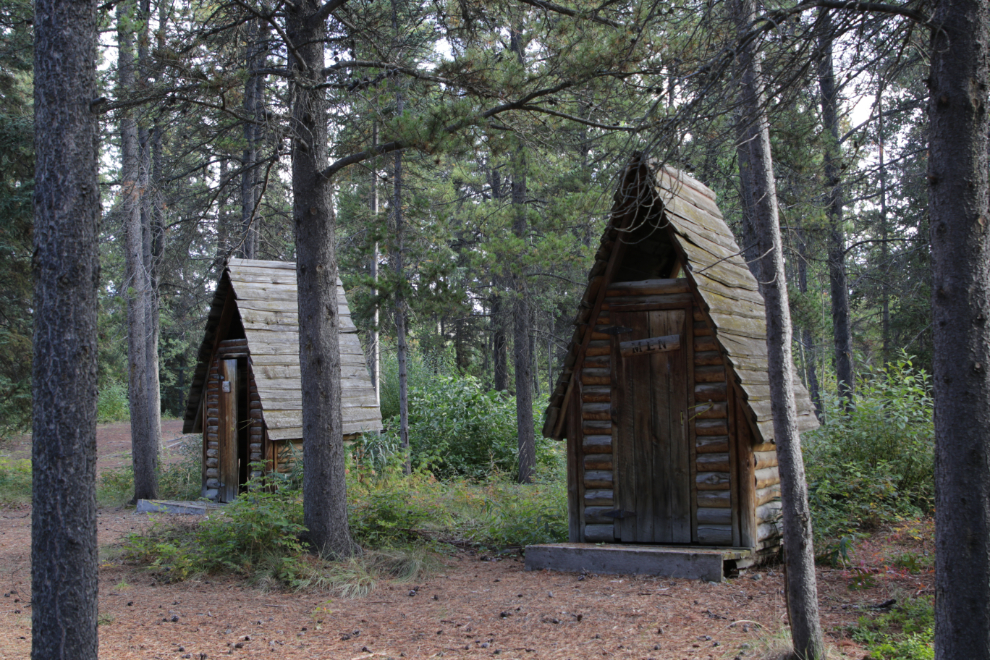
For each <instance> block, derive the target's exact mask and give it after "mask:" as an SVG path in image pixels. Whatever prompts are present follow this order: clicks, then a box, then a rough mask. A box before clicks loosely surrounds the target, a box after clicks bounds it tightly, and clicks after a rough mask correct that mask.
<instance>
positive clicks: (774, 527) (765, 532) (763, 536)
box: [756, 523, 784, 541]
mask: <svg viewBox="0 0 990 660" xmlns="http://www.w3.org/2000/svg"><path fill="white" fill-rule="evenodd" d="M783 531H784V528H783V526H782V525H779V524H776V523H762V524H760V525H759V526H758V527H757V528H756V538H757V539H759V540H760V541H766V540H767V539H772V538H777V537H779V536H780V535H781V534H782V533H783Z"/></svg>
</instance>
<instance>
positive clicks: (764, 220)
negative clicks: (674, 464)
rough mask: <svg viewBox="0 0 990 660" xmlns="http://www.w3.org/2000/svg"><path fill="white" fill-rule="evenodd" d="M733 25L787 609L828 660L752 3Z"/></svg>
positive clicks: (808, 651)
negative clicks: (746, 130) (748, 130)
mask: <svg viewBox="0 0 990 660" xmlns="http://www.w3.org/2000/svg"><path fill="white" fill-rule="evenodd" d="M733 13H734V19H735V22H736V29H737V33H738V35H739V36H740V39H741V41H742V43H741V45H740V48H739V51H738V55H739V57H740V60H741V61H740V65H741V68H742V71H743V75H742V80H741V87H740V91H739V102H740V106H741V108H742V111H743V115H744V117H745V118H746V119H747V120H748V121H750V122H752V124H753V126H754V127H755V129H756V130H755V135H754V139H752V140H750V141H749V142H748V145H749V150H748V154H747V156H748V162H749V164H750V166H751V176H750V177H742V185H743V186H744V188H745V187H747V186H750V185H752V186H754V189H753V190H751V191H748V194H749V196H750V198H751V199H753V200H754V201H755V207H754V210H755V213H754V219H755V221H756V230H757V236H758V239H759V251H760V254H761V255H763V256H762V257H761V259H760V261H761V265H760V269H759V270H760V272H761V273H762V275H763V280H764V283H763V296H764V301H765V304H766V318H767V354H768V367H769V375H770V398H771V407H772V411H773V429H774V441H775V442H776V444H777V460H778V470H779V472H780V486H781V500H782V502H783V519H784V548H785V550H786V553H785V562H786V563H785V565H786V568H787V579H786V584H785V587H786V589H787V602H788V610H789V612H788V613H789V617H790V622H791V638H792V640H793V643H794V654H795V656H796V657H797V658H800V659H801V660H818V659H819V658H823V657H824V655H825V644H824V638H823V636H822V628H821V621H820V619H819V615H818V588H817V584H816V581H815V556H814V549H813V546H812V533H811V512H810V509H809V507H808V489H807V484H806V483H805V476H804V461H803V459H802V456H801V440H800V437H799V435H798V425H797V409H796V407H795V403H794V390H793V387H792V385H791V384H792V383H793V382H794V362H793V360H792V356H791V332H792V331H791V318H790V307H789V304H788V299H787V279H786V275H785V272H784V252H783V245H782V242H781V237H780V222H779V217H778V208H777V190H776V181H775V179H774V174H773V158H772V155H771V151H770V132H769V128H768V126H767V118H766V110H765V106H764V104H765V95H764V89H763V74H762V71H761V67H760V62H759V54H758V50H757V45H756V43H755V42H754V41H753V40H751V39H750V40H743V37H744V35H746V34H747V33H748V32H749V30H750V28H751V26H752V24H753V21H754V20H755V17H756V8H755V3H754V2H753V0H735V6H734V12H733Z"/></svg>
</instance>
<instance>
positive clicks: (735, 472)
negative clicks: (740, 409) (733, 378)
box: [727, 390, 741, 547]
mask: <svg viewBox="0 0 990 660" xmlns="http://www.w3.org/2000/svg"><path fill="white" fill-rule="evenodd" d="M737 398H738V397H736V396H735V390H733V391H732V392H731V393H730V395H729V401H728V404H729V415H728V420H727V421H728V434H729V437H730V438H738V436H739V432H738V431H737V429H736V425H735V414H736V404H737ZM737 449H738V447H737V443H736V442H729V484H730V485H731V486H732V488H730V489H729V492H731V493H732V545H734V546H737V547H738V546H739V545H740V540H741V535H740V529H739V528H740V513H741V512H740V511H739V469H738V462H739V456H738V454H737V451H736V450H737Z"/></svg>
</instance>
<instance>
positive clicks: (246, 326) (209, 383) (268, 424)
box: [183, 259, 382, 491]
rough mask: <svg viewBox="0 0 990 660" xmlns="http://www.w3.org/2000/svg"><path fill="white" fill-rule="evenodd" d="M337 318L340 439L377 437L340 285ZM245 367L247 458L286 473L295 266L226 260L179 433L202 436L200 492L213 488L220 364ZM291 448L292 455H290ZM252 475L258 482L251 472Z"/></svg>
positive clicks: (292, 419)
mask: <svg viewBox="0 0 990 660" xmlns="http://www.w3.org/2000/svg"><path fill="white" fill-rule="evenodd" d="M337 305H338V316H339V318H340V357H341V390H342V396H341V415H342V418H343V423H344V428H343V431H344V436H345V438H350V437H355V436H356V435H358V434H360V433H362V432H365V431H380V430H381V428H382V424H381V412H380V409H379V407H378V402H377V398H376V395H375V390H374V388H373V387H372V384H371V377H370V375H369V373H368V369H367V365H366V363H365V358H364V353H363V352H362V350H361V343H360V340H359V338H358V334H357V328H356V327H355V326H354V323H353V321H352V320H351V314H350V309H349V307H348V305H347V299H346V297H345V295H344V288H343V285H342V284H341V282H340V280H339V279H338V280H337ZM230 358H240V359H242V360H243V361H244V363H245V365H246V367H247V373H246V375H245V376H244V377H243V385H242V386H243V387H246V388H247V395H246V399H245V400H246V402H247V408H248V410H247V411H246V418H247V419H246V420H245V421H244V422H243V423H244V424H246V425H247V427H248V430H247V455H246V456H244V457H242V459H247V460H249V461H250V462H252V463H258V462H265V463H266V464H267V467H268V469H270V470H277V471H280V472H285V471H288V470H289V469H291V456H292V455H293V454H294V453H295V451H301V449H302V384H301V379H300V372H299V314H298V307H297V286H296V267H295V264H294V263H286V262H275V261H255V260H246V259H231V260H230V262H229V263H228V265H227V268H226V269H225V270H224V272H223V273H222V275H221V278H220V282H219V283H218V285H217V289H216V292H215V294H214V298H213V304H212V306H211V308H210V313H209V316H208V317H207V324H206V329H205V332H204V336H203V342H202V344H201V345H200V350H199V357H198V361H197V365H196V371H195V374H194V376H193V380H192V386H191V387H190V391H189V398H188V401H187V405H186V414H185V419H184V424H183V432H184V433H195V432H202V433H203V434H204V438H203V442H204V444H203V484H204V491H206V490H209V489H215V488H217V484H218V483H219V481H218V479H219V476H220V466H219V461H220V460H222V457H221V456H220V451H219V445H218V441H219V437H218V435H217V429H218V424H219V411H218V401H219V391H220V384H221V378H220V365H219V362H220V360H222V359H230ZM290 443H291V444H292V445H293V446H294V447H295V450H294V451H293V450H290V449H289V447H288V445H289V444H290ZM251 476H257V471H253V472H252V473H251Z"/></svg>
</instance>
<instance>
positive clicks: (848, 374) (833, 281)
mask: <svg viewBox="0 0 990 660" xmlns="http://www.w3.org/2000/svg"><path fill="white" fill-rule="evenodd" d="M817 32H818V35H817V40H818V57H819V60H818V87H819V89H820V91H821V103H822V124H823V126H824V128H825V131H826V133H827V135H826V137H825V139H826V141H827V147H826V149H825V181H826V184H827V185H828V186H829V187H830V190H829V195H828V218H829V234H828V237H829V242H828V281H829V289H830V292H831V294H832V295H831V297H832V334H833V338H834V341H835V377H836V380H837V381H838V384H839V393H840V394H842V396H843V397H845V399H846V403H847V405H851V404H852V401H853V393H854V390H855V387H856V376H855V374H854V373H853V355H852V329H851V326H850V320H849V285H848V282H847V278H846V235H845V230H844V229H843V226H842V222H843V209H844V207H845V191H844V189H843V186H842V175H841V160H842V152H841V150H840V149H839V115H838V104H839V91H838V89H836V86H835V71H834V69H833V65H832V38H833V32H834V30H833V27H832V14H831V12H830V10H828V9H825V8H822V9H819V11H818V25H817Z"/></svg>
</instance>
